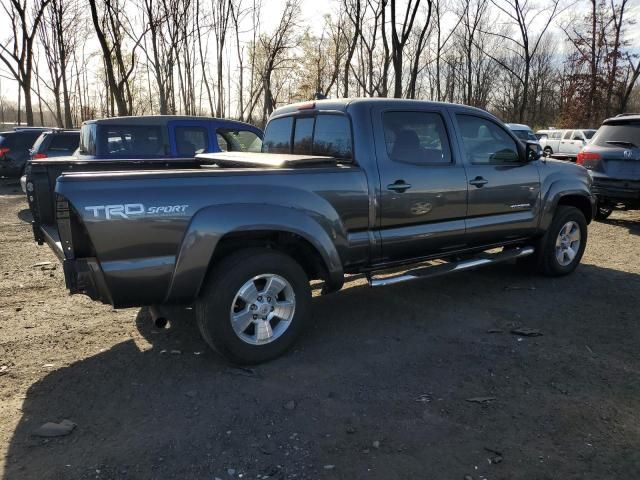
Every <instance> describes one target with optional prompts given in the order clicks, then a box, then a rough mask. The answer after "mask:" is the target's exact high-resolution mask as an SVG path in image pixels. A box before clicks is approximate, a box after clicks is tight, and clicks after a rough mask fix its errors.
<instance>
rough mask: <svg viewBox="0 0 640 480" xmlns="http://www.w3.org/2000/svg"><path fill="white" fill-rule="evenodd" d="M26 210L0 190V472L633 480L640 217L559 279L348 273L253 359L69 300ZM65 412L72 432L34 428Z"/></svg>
mask: <svg viewBox="0 0 640 480" xmlns="http://www.w3.org/2000/svg"><path fill="white" fill-rule="evenodd" d="M28 221H29V214H28V211H27V210H26V203H25V201H24V199H23V196H22V195H21V194H20V193H19V191H18V187H17V186H12V185H9V186H7V185H4V186H2V187H0V472H2V474H3V475H4V478H6V479H11V480H13V479H112V478H113V479H207V480H214V479H215V478H219V479H222V480H227V479H231V478H244V479H265V478H276V479H302V478H308V479H435V480H447V479H454V480H456V479H458V480H463V479H469V478H472V479H474V480H477V479H536V480H538V479H563V480H569V479H598V480H602V479H635V478H640V348H639V345H640V328H639V327H640V325H639V322H638V320H639V315H638V312H640V212H617V213H614V215H613V216H612V217H611V220H610V221H608V222H607V223H595V224H592V225H591V226H590V228H589V235H590V238H589V244H588V247H587V251H586V256H585V258H584V260H583V265H581V266H580V267H579V268H578V270H577V271H576V272H575V273H574V274H573V275H571V276H569V277H565V278H560V279H547V278H543V277H537V276H530V275H528V274H526V273H524V272H522V271H520V270H518V269H517V268H516V267H515V266H513V265H504V266H499V267H496V268H488V269H485V270H479V271H475V272H471V273H465V274H459V275H457V276H449V277H443V278H439V279H434V280H426V281H422V282H416V283H408V284H402V285H396V286H392V287H385V288H381V289H375V290H374V289H370V288H368V287H367V286H366V285H365V284H364V282H363V281H362V280H356V281H353V282H350V283H349V284H348V285H347V286H346V288H345V289H344V290H343V291H341V292H339V293H336V294H333V295H329V296H326V297H316V298H314V301H313V320H314V322H313V326H312V328H311V329H310V330H309V331H308V332H307V333H306V335H304V336H303V338H301V339H300V340H299V342H298V344H297V348H296V349H295V350H294V351H292V352H290V353H289V354H288V355H286V356H285V357H283V358H280V359H278V360H275V361H272V362H270V363H268V364H265V365H261V366H259V367H257V368H255V369H237V368H233V367H231V366H229V365H228V364H225V363H224V362H223V361H222V360H221V359H220V358H219V357H218V356H216V355H215V354H214V353H212V352H210V351H209V350H208V349H207V347H206V346H205V344H204V342H203V341H202V340H201V339H200V338H199V335H198V333H197V330H196V328H195V325H194V324H193V322H192V321H191V319H190V318H189V317H188V315H187V316H185V317H183V318H180V319H177V320H175V321H173V322H172V324H171V325H170V326H169V328H167V329H163V330H158V329H156V328H155V327H153V325H152V322H151V320H150V318H149V316H148V313H147V312H146V310H144V309H142V310H140V309H127V310H117V311H115V310H113V309H112V308H111V307H109V306H106V305H100V304H97V303H94V302H92V301H90V300H89V299H88V298H85V297H82V296H73V297H70V296H68V295H67V292H66V290H65V288H64V278H63V274H62V271H61V268H60V266H59V265H58V263H57V261H56V259H55V257H54V256H53V254H52V253H51V252H50V251H49V249H48V248H47V247H46V246H43V247H38V246H37V245H36V244H35V243H34V242H33V239H32V235H31V228H30V225H29V223H28ZM39 262H51V264H49V265H41V266H34V265H35V264H37V263H39ZM187 313H188V312H187ZM517 327H528V328H533V329H539V330H540V331H541V332H542V334H543V335H542V336H537V337H526V336H522V335H516V334H513V333H511V330H512V329H514V328H517ZM470 399H471V400H475V401H469V400H470ZM63 419H70V420H71V421H73V422H75V423H76V424H77V427H76V428H75V430H74V431H73V432H72V433H71V434H70V435H68V436H66V437H61V438H53V439H43V438H40V437H37V436H34V435H33V434H32V432H33V431H34V429H36V428H37V427H39V426H40V425H42V424H44V423H46V422H59V421H61V420H63Z"/></svg>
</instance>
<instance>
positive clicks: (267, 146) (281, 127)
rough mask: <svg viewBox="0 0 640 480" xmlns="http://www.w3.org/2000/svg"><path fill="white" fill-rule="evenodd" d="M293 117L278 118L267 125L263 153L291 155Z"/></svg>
mask: <svg viewBox="0 0 640 480" xmlns="http://www.w3.org/2000/svg"><path fill="white" fill-rule="evenodd" d="M292 127H293V117H284V118H276V119H274V120H271V121H270V122H269V123H268V124H267V129H266V131H265V132H264V141H263V143H262V151H263V152H265V153H291V129H292Z"/></svg>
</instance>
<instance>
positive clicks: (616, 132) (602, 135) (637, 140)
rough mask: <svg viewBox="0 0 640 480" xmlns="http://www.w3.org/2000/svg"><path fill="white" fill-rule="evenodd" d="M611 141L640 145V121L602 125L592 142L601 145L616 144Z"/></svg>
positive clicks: (609, 145)
mask: <svg viewBox="0 0 640 480" xmlns="http://www.w3.org/2000/svg"><path fill="white" fill-rule="evenodd" d="M608 142H609V143H608ZM611 142H622V143H623V144H625V143H631V144H633V145H640V121H634V122H629V123H622V124H618V125H602V126H601V127H600V128H599V129H598V131H597V132H596V134H595V135H594V137H593V140H592V142H591V143H593V144H594V145H598V146H599V147H611V146H615V145H612V144H611Z"/></svg>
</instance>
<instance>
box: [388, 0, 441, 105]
mask: <svg viewBox="0 0 640 480" xmlns="http://www.w3.org/2000/svg"><path fill="white" fill-rule="evenodd" d="M426 1H427V4H428V11H429V17H428V18H427V21H426V22H425V25H424V27H423V29H424V31H425V32H426V29H427V27H428V26H429V19H430V17H431V3H432V0H426ZM419 7H420V0H407V2H406V5H405V12H404V18H403V21H402V26H401V28H400V30H398V22H397V20H396V16H397V14H396V0H391V63H392V64H393V73H394V84H393V96H394V97H395V98H401V97H402V70H403V65H404V63H403V60H404V59H403V55H404V47H405V46H406V44H407V42H408V41H409V38H410V35H411V33H412V31H413V25H414V23H415V20H416V15H417V14H418V9H419ZM422 36H424V35H422Z"/></svg>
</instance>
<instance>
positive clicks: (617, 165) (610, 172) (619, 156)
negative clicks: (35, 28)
mask: <svg viewBox="0 0 640 480" xmlns="http://www.w3.org/2000/svg"><path fill="white" fill-rule="evenodd" d="M601 152H602V160H601V164H602V172H603V173H604V174H605V175H607V176H608V177H609V178H615V179H619V180H640V148H629V149H620V148H603V149H602V150H601Z"/></svg>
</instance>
